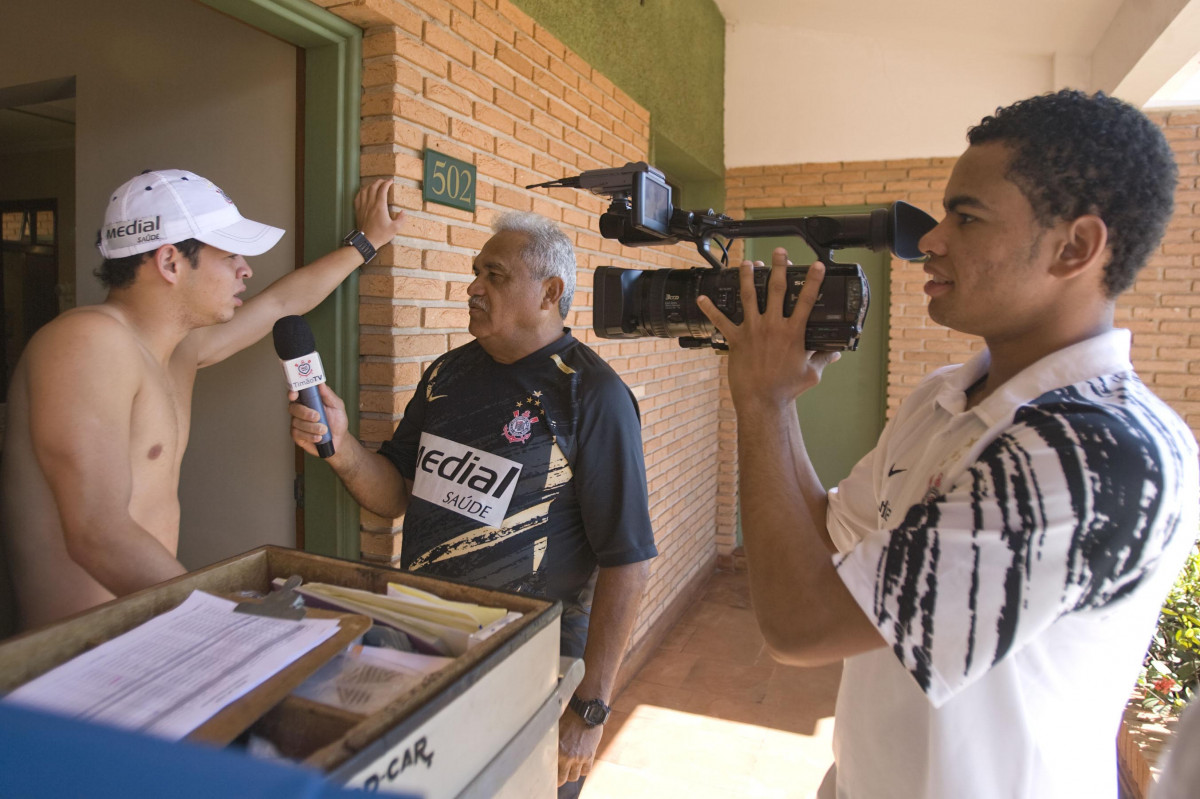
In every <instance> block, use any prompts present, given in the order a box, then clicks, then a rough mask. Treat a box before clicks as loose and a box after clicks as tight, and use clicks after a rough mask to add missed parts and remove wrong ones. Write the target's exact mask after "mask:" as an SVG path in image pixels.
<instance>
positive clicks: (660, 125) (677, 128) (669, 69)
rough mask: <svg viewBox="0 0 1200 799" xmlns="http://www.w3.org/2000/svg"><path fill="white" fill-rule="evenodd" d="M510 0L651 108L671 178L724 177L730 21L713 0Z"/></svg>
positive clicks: (656, 147)
mask: <svg viewBox="0 0 1200 799" xmlns="http://www.w3.org/2000/svg"><path fill="white" fill-rule="evenodd" d="M513 4H514V5H516V6H517V7H518V8H520V9H521V10H522V11H524V12H525V13H526V14H528V15H529V16H531V17H533V18H534V19H535V20H537V21H538V23H539V24H541V25H542V26H543V27H544V28H546V30H548V31H550V32H551V33H553V34H554V35H555V36H557V37H558V38H559V40H561V41H562V43H563V44H565V45H566V46H567V47H569V48H571V49H572V50H574V51H575V52H576V53H577V54H578V55H579V56H580V57H581V58H583V59H584V60H586V61H587V62H588V63H589V64H591V65H592V66H593V67H595V68H596V69H598V70H600V71H601V72H602V73H603V74H604V75H605V77H607V78H608V79H609V80H611V81H612V82H613V83H614V84H616V85H617V86H619V87H620V88H621V90H622V91H624V92H625V93H626V94H628V95H629V96H630V97H632V98H633V99H634V100H636V101H637V102H638V103H640V104H641V105H642V106H643V107H644V108H646V109H647V110H648V111H649V112H650V140H651V150H652V157H654V160H655V161H656V163H657V164H658V165H659V166H660V167H662V168H663V169H664V171H666V172H667V175H668V176H669V177H671V178H672V179H674V180H678V181H680V182H681V183H685V184H686V183H695V182H697V181H700V182H703V181H723V180H724V176H725V110H724V109H725V18H724V17H722V16H721V12H720V11H719V10H718V9H717V6H716V4H715V3H714V2H713V0H638V1H637V2H635V0H566V1H564V0H513ZM664 140H665V141H664ZM659 151H661V154H662V156H663V157H662V158H658V157H657V156H658V155H659ZM680 151H681V152H682V153H684V154H686V156H687V157H688V158H686V159H683V161H682V163H678V164H677V163H676V162H677V161H678V160H679V159H677V158H675V157H672V153H678V152H680ZM688 161H691V162H692V163H690V164H689V163H688ZM685 194H686V191H685ZM722 195H723V193H722ZM684 199H685V200H686V199H687V198H686V197H685V198H684ZM697 199H699V198H697ZM679 204H680V203H679V202H678V198H677V202H676V205H679ZM687 204H688V207H691V203H690V202H688V203H687Z"/></svg>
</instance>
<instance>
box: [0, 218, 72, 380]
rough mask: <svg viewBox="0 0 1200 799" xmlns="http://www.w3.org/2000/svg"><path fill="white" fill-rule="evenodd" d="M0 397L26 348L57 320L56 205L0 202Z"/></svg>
mask: <svg viewBox="0 0 1200 799" xmlns="http://www.w3.org/2000/svg"><path fill="white" fill-rule="evenodd" d="M0 222H2V225H0V231H2V235H0V265H2V267H3V270H2V279H0V330H3V331H4V347H3V349H2V350H0V397H7V396H8V384H9V381H10V380H11V379H12V373H13V369H14V368H16V365H17V359H18V358H19V357H21V351H22V350H23V349H25V344H26V343H27V342H28V341H29V339H30V338H32V337H33V334H34V333H36V332H37V330H38V328H40V327H41V326H42V325H44V324H46V323H47V322H49V321H50V320H51V319H53V318H54V317H55V316H57V315H58V310H59V302H58V288H57V287H58V202H57V201H56V200H16V201H9V202H3V201H0Z"/></svg>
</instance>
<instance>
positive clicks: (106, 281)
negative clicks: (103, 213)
mask: <svg viewBox="0 0 1200 799" xmlns="http://www.w3.org/2000/svg"><path fill="white" fill-rule="evenodd" d="M203 246H204V242H202V241H198V240H196V239H184V240H183V241H177V242H175V249H177V250H179V252H181V253H182V254H183V257H184V258H187V260H188V263H189V264H191V265H192V269H195V268H196V267H197V266H199V265H200V248H201V247H203ZM153 254H154V250H149V251H147V252H140V253H138V254H137V255H127V256H125V257H124V258H105V259H104V261H103V262H101V264H100V266H98V267H96V270H95V271H94V272H92V274H93V275H95V276H96V277H98V278H100V282H101V283H102V284H103V285H104V288H106V289H123V288H127V287H129V286H132V285H133V279H134V278H135V277H137V270H138V267H139V266H141V265H142V262H143V261H145V260H146V259H147V258H149V257H150V256H151V255H153Z"/></svg>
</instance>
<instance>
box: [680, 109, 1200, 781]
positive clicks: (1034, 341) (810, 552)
mask: <svg viewBox="0 0 1200 799" xmlns="http://www.w3.org/2000/svg"><path fill="white" fill-rule="evenodd" d="M968 139H969V141H970V146H969V147H968V148H967V150H966V152H965V153H964V154H963V155H962V157H961V158H960V159H959V160H958V162H957V164H956V165H955V167H954V170H953V173H952V175H951V177H950V180H949V184H948V186H947V188H946V193H945V199H944V205H945V211H946V214H945V218H944V219H943V220H942V221H941V223H939V224H938V225H937V227H936V228H934V229H933V230H931V231H930V232H929V233H927V234H925V236H924V237H923V238H922V240H921V242H920V246H921V249H922V251H924V252H925V253H926V254H927V255H928V261H927V263H926V265H925V271H926V272H927V273H928V274H929V276H930V280H929V282H928V283H926V285H925V293H926V294H927V295H928V296H929V315H930V317H931V318H932V319H933V320H934V321H935V322H938V323H940V324H943V325H946V326H947V327H950V328H952V329H954V330H958V331H960V332H964V333H969V334H973V335H978V336H981V337H982V338H983V339H984V341H985V343H986V344H987V348H986V349H985V350H984V351H983V352H982V353H980V354H979V355H978V356H976V357H975V358H973V359H972V360H970V361H969V362H967V363H966V364H962V365H960V366H953V367H948V368H945V369H942V370H939V371H938V372H936V373H934V374H932V375H930V376H929V377H928V378H927V379H926V380H925V381H924V382H923V383H922V384H921V385H920V386H918V387H917V388H916V389H915V390H914V392H913V393H912V395H911V396H909V397H908V398H907V399H906V400H905V401H904V403H902V405H901V406H900V407H899V408H898V409H897V411H896V414H895V417H894V418H893V419H892V420H891V421H890V422H889V423H888V425H887V427H886V428H885V429H884V432H883V433H882V435H881V436H880V440H879V442H878V444H877V446H876V448H875V449H874V450H873V451H872V452H871V453H869V454H868V455H867V456H866V457H865V458H864V459H863V460H862V461H860V462H859V464H858V465H857V466H856V467H855V468H854V470H853V471H852V472H851V474H850V476H849V477H847V478H846V479H845V480H844V481H842V483H841V484H839V485H838V486H837V487H836V488H834V489H832V490H830V491H828V492H826V491H825V490H824V488H823V487H822V486H821V484H820V482H819V481H818V479H817V476H816V473H815V472H814V470H813V467H812V464H811V462H810V460H809V457H808V454H807V453H806V451H805V448H804V442H803V438H802V433H801V430H800V427H799V423H798V420H797V416H796V410H795V404H794V403H795V398H796V397H797V396H798V395H800V394H802V393H803V392H805V391H807V390H809V389H811V388H812V387H814V386H815V385H817V383H818V382H819V381H820V378H821V374H822V371H823V370H824V369H825V368H826V367H827V366H828V365H829V364H830V363H831V362H833V361H834V360H836V359H837V353H814V352H812V351H807V350H806V348H805V340H804V330H805V324H806V321H807V317H808V313H809V311H810V310H811V309H812V307H813V304H814V302H815V301H816V300H817V297H818V294H819V290H820V282H821V277H822V275H823V274H824V268H823V266H822V265H820V264H815V265H813V267H812V268H811V270H810V272H809V280H808V282H807V285H806V286H805V287H804V290H803V291H802V293H801V295H800V298H799V300H798V301H797V303H796V307H795V310H794V312H793V313H792V315H791V316H790V317H786V318H785V317H784V316H783V313H782V299H781V294H782V287H783V272H784V270H783V269H782V268H780V267H783V266H785V265H786V264H787V255H786V253H785V252H784V251H783V250H776V252H775V254H774V259H773V260H774V263H773V267H774V268H773V269H772V275H771V278H770V289H769V292H768V299H767V306H766V310H765V312H763V313H758V312H757V311H756V310H755V303H754V302H753V297H754V288H753V285H752V283H751V280H752V270H751V265H750V264H748V263H746V264H743V265H742V275H741V277H742V289H741V290H742V305H743V307H744V308H746V309H747V311H746V314H745V319H744V321H743V323H742V324H740V325H735V324H733V323H731V322H730V321H729V320H728V319H727V318H726V317H725V316H724V315H723V314H721V313H720V311H718V310H717V309H716V308H715V307H714V306H713V304H712V303H711V302H710V301H709V300H708V299H707V298H701V300H700V301H699V302H698V305H699V306H700V308H701V310H703V311H704V312H705V313H706V314H707V315H708V316H709V318H710V319H711V320H712V321H713V323H714V324H715V325H716V326H717V328H718V329H719V330H720V331H721V333H722V334H723V335H724V336H725V337H726V339H727V341H728V344H729V347H730V360H729V380H730V386H731V390H732V394H733V401H734V405H735V408H736V410H737V418H738V457H739V468H740V472H741V475H740V480H741V483H740V491H741V496H740V499H741V508H742V519H743V534H744V542H745V549H746V556H747V560H748V563H749V572H750V585H751V592H752V596H753V601H754V608H755V612H756V615H757V617H758V621H759V624H760V626H761V627H762V631H763V635H764V637H765V639H766V642H767V645H768V647H769V648H770V649H771V651H772V653H773V654H774V655H775V657H776V658H777V659H779V660H781V661H784V662H789V663H795V664H799V665H817V664H823V663H829V662H833V661H837V660H843V659H844V660H845V664H844V671H843V677H842V688H841V692H840V694H839V697H838V704H837V715H836V725H835V730H834V754H835V761H836V762H835V766H834V768H832V769H831V770H830V773H829V775H827V777H826V780H825V784H824V785H823V786H822V789H821V793H820V796H821V797H823V798H824V797H834V796H837V797H855V798H856V799H857V798H858V797H868V798H869V799H880V798H881V797H903V799H912V797H947V799H950V798H953V799H958V798H959V797H966V796H970V797H976V798H979V797H985V798H986V797H1018V796H1019V797H1023V799H1037V798H1039V797H1046V798H1047V799H1049V797H1056V798H1057V797H1105V796H1107V797H1115V796H1116V792H1117V790H1116V785H1117V776H1116V769H1115V751H1114V748H1115V747H1114V737H1115V734H1116V732H1117V727H1118V724H1119V722H1120V718H1121V711H1122V709H1123V707H1124V705H1125V702H1126V700H1127V699H1128V696H1129V693H1130V690H1131V688H1132V687H1133V684H1134V680H1135V677H1136V676H1137V670H1138V666H1139V663H1140V660H1141V657H1142V654H1143V652H1144V651H1145V646H1146V644H1147V642H1148V640H1149V637H1150V635H1151V632H1152V630H1153V626H1154V622H1155V618H1156V616H1157V612H1158V608H1159V606H1160V603H1161V601H1162V598H1163V596H1164V595H1165V594H1166V592H1167V590H1168V588H1169V587H1170V585H1171V582H1172V580H1173V579H1174V577H1175V575H1176V573H1177V571H1178V569H1179V567H1180V566H1181V565H1182V563H1183V560H1184V558H1185V557H1186V555H1187V553H1188V551H1189V550H1190V548H1191V546H1192V543H1193V542H1194V540H1195V536H1196V533H1197V524H1198V515H1200V514H1198V505H1200V498H1198V490H1200V488H1198V484H1200V475H1198V470H1197V449H1196V442H1195V439H1194V437H1193V435H1192V433H1191V431H1190V430H1189V428H1188V427H1187V425H1186V424H1185V423H1184V422H1183V421H1182V420H1181V419H1180V418H1179V417H1178V416H1177V415H1176V414H1175V413H1174V412H1173V411H1172V410H1171V409H1170V408H1169V407H1167V405H1166V404H1165V403H1163V402H1162V401H1161V400H1159V399H1158V398H1157V397H1155V396H1154V395H1153V394H1151V393H1150V391H1149V390H1147V389H1146V387H1145V386H1144V385H1142V383H1141V382H1140V381H1139V380H1138V378H1137V375H1136V374H1135V373H1134V371H1133V367H1132V365H1131V364H1130V361H1129V348H1130V333H1129V332H1128V331H1126V330H1119V329H1114V327H1113V312H1114V306H1115V302H1116V299H1117V297H1118V295H1119V294H1120V293H1121V292H1123V291H1124V290H1125V289H1127V288H1128V287H1129V286H1130V285H1131V284H1132V283H1133V281H1134V278H1135V276H1136V274H1137V272H1138V270H1139V269H1141V268H1142V267H1143V266H1144V265H1145V262H1146V259H1147V258H1148V257H1149V255H1150V253H1151V252H1152V251H1153V250H1154V249H1155V248H1156V247H1157V245H1158V242H1159V240H1160V239H1161V237H1162V235H1163V231H1164V229H1165V227H1166V224H1167V221H1168V219H1169V218H1170V215H1171V212H1172V209H1173V206H1174V196H1173V194H1174V188H1175V179H1176V168H1175V166H1174V163H1173V158H1172V154H1171V151H1170V149H1169V148H1168V146H1167V144H1166V141H1165V140H1164V138H1163V136H1162V133H1161V132H1160V131H1159V130H1158V128H1157V127H1156V126H1155V125H1154V124H1153V123H1152V122H1150V121H1149V120H1148V119H1147V118H1146V117H1145V116H1143V115H1142V114H1141V113H1140V112H1139V111H1137V110H1136V109H1134V108H1133V107H1131V106H1129V105H1127V104H1125V103H1123V102H1120V101H1118V100H1115V99H1113V98H1110V97H1106V96H1104V95H1103V94H1097V95H1094V96H1088V95H1086V94H1083V93H1080V92H1075V91H1061V92H1058V93H1056V94H1051V95H1044V96H1040V97H1034V98H1031V99H1028V100H1025V101H1022V102H1019V103H1015V104H1014V105H1011V106H1008V107H1006V108H1001V109H999V110H998V111H997V112H996V113H995V115H993V116H989V117H987V118H985V119H984V120H983V121H982V122H981V123H980V124H979V125H978V126H976V127H974V128H972V129H971V130H970V132H969V134H968ZM831 421H832V420H831Z"/></svg>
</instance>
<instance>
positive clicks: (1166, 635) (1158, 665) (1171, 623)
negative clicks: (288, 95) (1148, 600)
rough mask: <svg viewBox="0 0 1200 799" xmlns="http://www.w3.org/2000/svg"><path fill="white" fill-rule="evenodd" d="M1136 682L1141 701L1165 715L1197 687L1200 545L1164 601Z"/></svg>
mask: <svg viewBox="0 0 1200 799" xmlns="http://www.w3.org/2000/svg"><path fill="white" fill-rule="evenodd" d="M1138 685H1140V686H1141V687H1142V689H1143V690H1144V691H1145V694H1146V696H1145V699H1144V700H1143V701H1142V705H1143V706H1144V707H1146V708H1147V709H1149V710H1153V711H1155V712H1157V713H1164V714H1168V715H1178V714H1179V713H1180V712H1181V711H1182V710H1183V708H1184V706H1185V705H1187V703H1188V702H1189V701H1191V699H1192V698H1193V697H1194V696H1195V695H1196V693H1197V691H1198V690H1200V545H1197V547H1196V548H1195V549H1193V550H1192V554H1191V556H1190V557H1189V558H1188V560H1187V563H1186V564H1185V565H1184V567H1183V571H1182V572H1180V573H1179V579H1177V580H1176V581H1175V585H1174V587H1172V588H1171V593H1169V594H1167V599H1166V601H1165V602H1164V603H1163V608H1162V615H1160V616H1159V617H1158V629H1157V630H1156V631H1155V633H1154V639H1153V640H1152V641H1151V642H1150V650H1149V651H1148V652H1147V653H1146V660H1145V662H1144V663H1143V664H1142V673H1141V674H1140V675H1139V676H1138Z"/></svg>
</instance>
